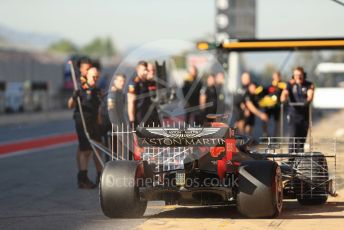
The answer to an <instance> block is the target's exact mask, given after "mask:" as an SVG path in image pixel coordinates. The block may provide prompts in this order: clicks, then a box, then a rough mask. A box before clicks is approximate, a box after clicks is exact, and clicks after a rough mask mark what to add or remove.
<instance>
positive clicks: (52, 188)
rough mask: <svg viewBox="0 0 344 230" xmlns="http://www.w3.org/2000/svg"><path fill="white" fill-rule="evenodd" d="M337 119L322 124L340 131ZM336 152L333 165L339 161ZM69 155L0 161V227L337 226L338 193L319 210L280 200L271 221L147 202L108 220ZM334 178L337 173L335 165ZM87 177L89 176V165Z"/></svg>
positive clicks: (343, 218)
mask: <svg viewBox="0 0 344 230" xmlns="http://www.w3.org/2000/svg"><path fill="white" fill-rule="evenodd" d="M343 115H344V114H343V113H340V114H338V115H336V117H334V118H331V119H329V118H326V120H324V122H325V123H326V124H332V126H334V128H335V127H343V125H341V124H343V122H344V121H342V117H343ZM336 119H337V120H336ZM340 122H341V123H340ZM326 124H325V125H320V126H319V127H318V129H317V128H316V127H315V129H314V130H313V131H314V133H317V132H318V133H322V134H324V135H332V131H333V130H331V129H330V128H329V125H326ZM317 130H318V131H317ZM319 130H320V132H319ZM342 150H343V149H340V150H339V154H338V156H339V159H338V162H343V160H344V159H343V156H342V155H343V154H342V153H343V151H342ZM75 151H76V145H75V144H72V145H69V146H65V147H58V148H54V149H50V150H41V151H39V150H34V152H28V153H27V154H24V155H14V156H13V157H6V158H2V159H0V175H1V176H0V229H230V228H231V229H263V228H264V229H267V228H269V229H270V228H272V229H342V228H343V224H344V199H343V196H344V193H343V190H340V191H339V196H338V197H336V198H331V199H330V200H329V202H328V203H327V204H326V205H323V206H313V207H304V206H300V205H298V203H297V202H295V201H286V202H284V209H283V213H282V215H281V216H280V217H279V218H277V219H245V218H243V217H242V216H240V215H239V214H238V212H237V211H236V209H235V207H177V206H163V205H162V203H161V202H151V203H149V206H148V209H147V211H146V213H145V216H144V217H143V218H140V219H113V220H112V219H108V218H106V217H105V216H103V214H102V212H101V210H100V207H99V202H98V190H97V189H95V190H80V189H77V188H76V165H75V164H76V163H75ZM91 165H93V163H91ZM338 174H339V175H343V167H342V165H341V164H339V168H338ZM91 178H92V179H94V178H95V174H94V168H93V166H92V168H91Z"/></svg>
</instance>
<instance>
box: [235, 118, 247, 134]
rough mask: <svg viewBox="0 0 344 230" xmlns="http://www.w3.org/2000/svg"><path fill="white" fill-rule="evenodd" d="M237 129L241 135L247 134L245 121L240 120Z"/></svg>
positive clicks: (236, 123)
mask: <svg viewBox="0 0 344 230" xmlns="http://www.w3.org/2000/svg"><path fill="white" fill-rule="evenodd" d="M235 127H236V128H238V130H239V133H240V134H244V133H245V121H244V120H239V121H237V122H235Z"/></svg>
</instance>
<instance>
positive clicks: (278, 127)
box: [274, 120, 283, 137]
mask: <svg viewBox="0 0 344 230" xmlns="http://www.w3.org/2000/svg"><path fill="white" fill-rule="evenodd" d="M280 126H281V121H280V120H275V129H274V135H275V137H279V136H282V135H283V134H282V135H281V133H280Z"/></svg>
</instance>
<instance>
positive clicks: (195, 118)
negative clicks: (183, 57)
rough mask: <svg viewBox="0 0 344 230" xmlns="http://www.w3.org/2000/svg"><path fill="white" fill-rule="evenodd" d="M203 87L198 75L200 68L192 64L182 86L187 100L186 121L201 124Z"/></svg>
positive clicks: (185, 105)
mask: <svg viewBox="0 0 344 230" xmlns="http://www.w3.org/2000/svg"><path fill="white" fill-rule="evenodd" d="M201 89H202V83H201V81H200V78H199V77H198V70H197V68H196V66H190V67H189V69H188V74H187V76H186V78H185V80H184V85H183V88H182V92H183V96H184V100H185V104H184V109H185V122H186V123H187V124H192V123H195V124H196V125H199V124H200V123H201V114H200V104H199V103H200V91H201Z"/></svg>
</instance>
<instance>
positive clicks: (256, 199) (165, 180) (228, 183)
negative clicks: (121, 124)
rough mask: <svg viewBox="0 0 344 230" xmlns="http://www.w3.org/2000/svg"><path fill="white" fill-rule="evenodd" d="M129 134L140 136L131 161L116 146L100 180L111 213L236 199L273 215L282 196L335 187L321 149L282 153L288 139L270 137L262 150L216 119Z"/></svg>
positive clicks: (308, 196)
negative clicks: (156, 203)
mask: <svg viewBox="0 0 344 230" xmlns="http://www.w3.org/2000/svg"><path fill="white" fill-rule="evenodd" d="M117 130H118V129H117ZM114 133H115V135H119V136H121V135H122V136H123V132H122V133H121V132H118V131H117V132H114ZM128 133H129V132H127V133H126V135H127V134H128ZM130 134H133V135H134V136H135V146H134V151H132V152H134V160H126V158H127V159H129V158H130V157H129V155H130V154H128V157H124V155H123V154H122V156H118V153H117V155H116V152H115V151H114V152H113V154H114V157H113V159H114V160H113V161H110V162H108V163H107V164H106V165H105V168H104V171H103V174H102V178H101V182H100V193H99V194H100V204H101V208H102V211H103V213H104V214H105V215H106V216H108V217H110V218H118V217H140V216H142V215H143V214H144V212H145V210H146V207H147V201H152V200H163V201H165V203H166V204H167V205H169V204H179V205H229V204H233V203H234V204H236V206H237V209H238V211H239V212H240V213H241V214H243V215H244V216H247V217H250V218H262V217H276V216H278V215H279V214H280V213H281V211H282V206H283V199H286V198H291V199H297V200H298V201H299V203H301V204H323V203H325V202H326V200H327V197H328V194H333V193H334V192H333V190H331V188H332V186H331V182H332V180H331V179H330V175H329V170H328V166H327V158H326V157H325V156H324V154H322V153H320V152H314V151H312V152H303V153H289V152H280V153H279V152H278V151H276V150H277V149H283V147H284V146H286V145H287V143H285V142H283V141H281V140H280V139H278V138H277V139H275V140H271V139H268V141H267V142H266V145H265V147H263V148H264V151H261V152H260V151H256V150H252V149H251V148H250V147H251V146H252V143H251V138H250V137H248V136H244V135H238V134H236V132H235V130H234V129H233V128H230V127H228V126H227V125H226V124H225V123H219V122H212V123H210V124H209V126H207V127H190V126H186V125H184V124H181V123H176V124H173V125H169V126H164V127H138V128H137V129H136V130H135V131H133V133H130ZM128 135H129V134H128ZM119 139H120V138H117V140H119ZM258 146H260V147H262V145H258ZM117 149H118V146H117ZM128 149H129V148H128ZM128 151H130V150H128ZM128 153H129V152H128Z"/></svg>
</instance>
